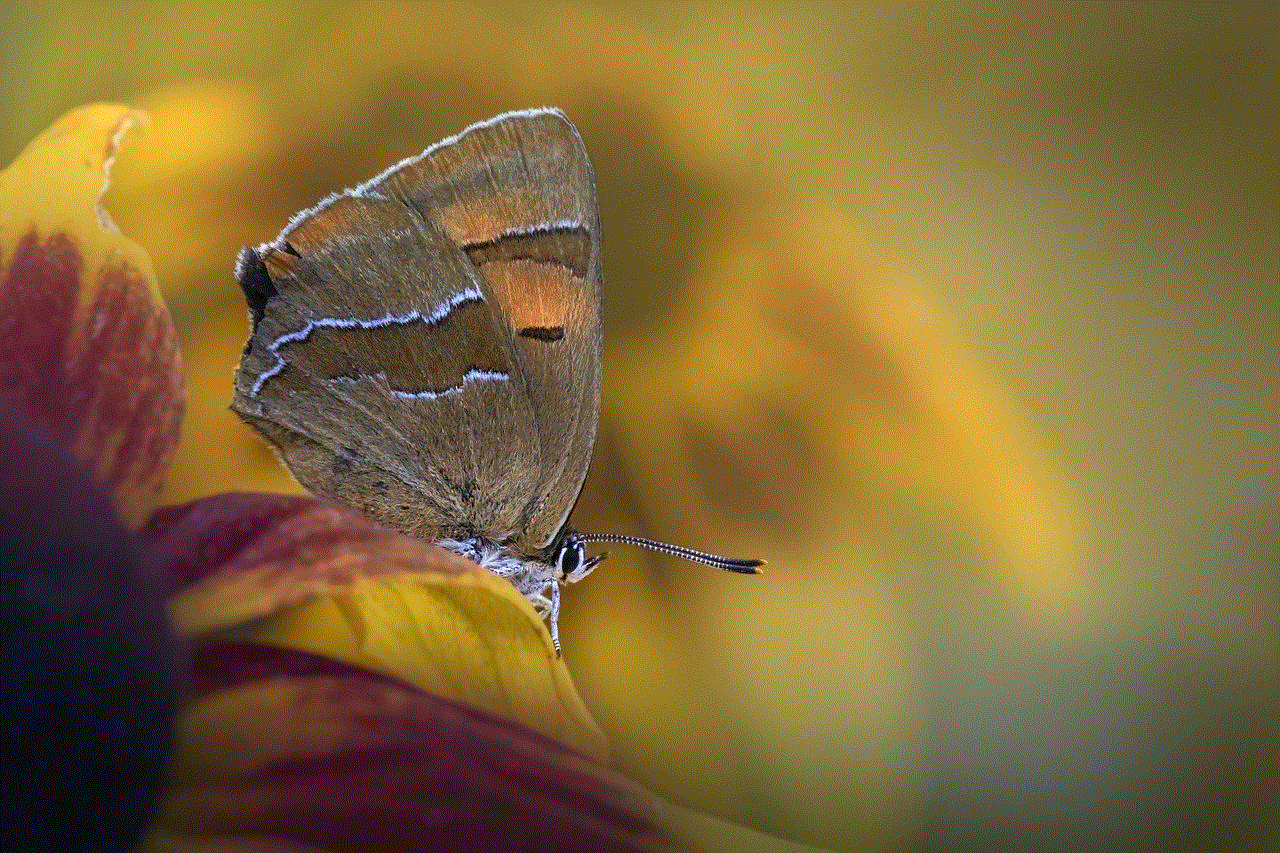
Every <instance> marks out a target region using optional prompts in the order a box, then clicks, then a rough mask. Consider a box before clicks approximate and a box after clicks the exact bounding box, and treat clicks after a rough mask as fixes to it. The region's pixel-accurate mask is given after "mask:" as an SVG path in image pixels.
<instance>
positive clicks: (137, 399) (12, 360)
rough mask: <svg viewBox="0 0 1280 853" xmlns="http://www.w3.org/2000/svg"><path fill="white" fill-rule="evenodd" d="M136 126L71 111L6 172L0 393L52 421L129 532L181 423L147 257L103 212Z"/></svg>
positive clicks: (121, 111) (129, 117)
mask: <svg viewBox="0 0 1280 853" xmlns="http://www.w3.org/2000/svg"><path fill="white" fill-rule="evenodd" d="M141 118H142V116H141V114H140V113H138V112H136V111H134V110H132V109H130V108H128V107H124V106H118V105H110V104H96V105H92V106H87V107H81V108H79V109H76V110H73V111H71V112H69V113H67V114H66V115H65V116H63V117H62V118H61V119H59V120H58V121H57V122H55V123H54V124H53V126H51V127H50V128H49V129H48V130H46V131H45V132H44V133H42V134H41V135H40V136H39V137H37V138H36V139H35V140H34V141H33V142H32V143H31V144H30V145H29V146H27V148H26V150H24V151H23V152H22V153H21V154H20V155H19V156H18V158H17V159H16V160H14V162H13V163H12V164H10V165H9V167H8V168H6V169H5V170H4V171H3V172H2V173H0V387H3V388H4V389H5V392H6V393H7V394H9V395H10V396H11V397H13V398H14V399H15V400H16V401H17V402H18V403H19V405H22V406H23V407H24V408H26V409H27V410H28V411H30V412H31V413H32V414H34V415H36V416H38V417H41V418H42V419H44V420H45V421H46V422H48V423H49V424H50V426H51V428H52V430H53V431H54V433H55V434H56V435H57V436H58V437H59V439H60V440H61V441H63V442H64V443H65V444H66V445H67V446H68V447H69V448H70V449H71V451H72V452H73V454H74V455H75V456H76V457H77V458H78V459H80V460H81V461H82V462H84V463H85V465H86V467H87V468H88V469H89V471H90V472H91V474H92V475H93V476H94V478H95V479H96V480H97V482H98V483H99V485H100V486H102V487H103V488H104V489H105V490H106V491H107V492H108V493H109V494H110V495H111V496H112V498H113V500H114V502H115V505H116V508H117V511H118V512H119V513H120V516H121V518H123V519H124V521H125V522H126V523H128V524H131V525H137V524H139V523H140V522H141V521H142V520H143V519H145V518H146V516H147V515H148V514H149V512H150V510H151V509H152V507H153V506H154V504H155V500H156V495H157V494H158V493H159V490H160V487H161V485H162V481H163V476H164V472H165V469H166V468H167V466H168V463H169V459H170V457H171V456H172V454H173V449H174V446H175V445H176V443H177V437H178V428H179V425H180V424H181V420H182V367H181V363H180V361H179V358H178V353H177V345H176V337H175V335H174V330H173V324H172V321H171V320H170V318H169V314H168V311H167V309H166V308H165V306H164V302H163V301H162V300H161V298H160V294H159V291H158V289H157V287H156V282H155V275H154V273H153V271H152V268H151V261H150V259H149V258H148V256H147V253H146V252H145V251H144V250H143V249H142V248H141V247H140V246H138V245H137V244H136V243H134V242H133V241H131V240H129V239H128V238H126V237H124V236H123V235H121V234H120V232H119V231H118V230H117V229H116V227H115V225H114V224H113V223H112V221H111V218H110V217H109V216H108V215H107V213H106V211H105V210H103V209H102V208H101V207H100V204H99V203H100V201H101V199H102V195H103V193H104V192H105V190H106V186H107V177H108V172H109V170H110V167H111V162H112V160H113V159H114V158H115V155H116V151H117V148H118V146H119V142H120V139H121V137H122V136H123V135H124V133H125V131H126V130H128V129H129V127H131V126H132V125H133V124H134V123H135V122H137V121H139V120H140V119H141Z"/></svg>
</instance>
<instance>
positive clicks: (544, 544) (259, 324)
mask: <svg viewBox="0 0 1280 853" xmlns="http://www.w3.org/2000/svg"><path fill="white" fill-rule="evenodd" d="M236 278H237V279H238V280H239V282H240V286H241V288H242V289H243V291H244V295H245V299H246V302H247V304H248V307H249V313H250V320H251V324H252V329H251V332H250V335H249V340H248V342H247V343H246V345H245V350H244V355H243V357H242V359H241V361H240V366H239V369H238V370H237V372H236V380H235V399H234V402H233V403H232V409H233V410H234V411H235V412H236V414H238V415H239V416H240V417H241V418H242V419H243V420H244V421H245V422H246V423H248V424H249V425H250V426H251V427H253V429H255V430H256V431H257V432H258V433H259V434H260V435H261V436H262V437H263V438H265V439H266V440H267V442H269V443H270V445H271V446H272V447H273V448H274V449H275V450H276V452H277V454H278V455H279V457H280V459H281V460H282V461H283V462H284V464H285V466H286V467H288V469H289V470H290V471H291V472H292V473H293V475H294V477H295V478H296V479H297V480H298V482H299V483H301V484H302V485H303V486H305V487H306V488H307V489H309V490H310V491H311V492H313V493H315V494H317V495H319V496H321V497H324V498H327V499H329V500H332V501H334V502H336V503H339V504H343V505H346V506H349V507H352V508H353V509H356V510H358V511H359V512H361V513H363V514H364V515H365V516H367V517H369V518H371V519H373V520H374V521H376V522H379V523H380V524H383V525H386V526H388V527H391V528H394V529H396V530H399V531H402V532H404V533H406V534H409V535H412V536H417V537H421V538H424V539H428V540H431V541H434V542H438V543H440V544H442V545H444V546H445V547H447V548H450V549H451V550H453V551H456V552H458V553H460V554H463V555H464V556H466V557H469V558H470V559H472V560H474V561H475V562H476V563H478V564H479V565H481V566H483V567H485V568H487V569H489V570H491V571H493V572H494V573H496V574H498V575H500V576H502V577H506V578H508V579H510V581H511V582H512V583H513V584H514V585H515V587H516V588H517V589H518V590H519V591H520V592H521V593H523V594H524V595H525V596H526V597H527V598H528V599H529V601H530V602H531V603H532V604H533V605H534V607H535V608H536V609H537V610H538V612H539V613H540V614H541V615H542V616H543V617H544V618H547V619H548V620H549V624H550V630H551V636H552V641H553V644H554V647H555V650H556V653H557V655H558V654H559V653H560V648H561V647H560V636H559V612H560V587H561V585H562V584H567V583H574V582H576V581H580V580H582V579H583V578H585V577H586V576H587V575H588V574H590V573H591V571H592V569H594V568H595V566H596V565H597V564H598V563H599V562H600V560H601V559H603V557H604V555H603V554H602V555H598V556H594V557H590V558H588V557H587V555H586V549H585V546H586V545H587V544H588V543H593V542H620V543H624V544H633V545H639V546H641V547H646V548H650V549H653V550H657V551H660V552H663V553H666V554H670V555H673V556H679V557H683V558H686V559H691V560H695V561H698V562H702V563H706V564H708V565H712V566H716V567H719V568H722V569H726V570H729V571H734V572H741V573H748V574H752V573H756V572H757V571H758V569H757V567H758V566H759V565H761V562H762V561H759V560H735V559H730V558H725V557H718V556H715V555H713V554H707V553H704V552H701V551H695V550H692V549H687V548H680V547H677V546H672V545H666V544H664V543H661V542H654V541H651V540H648V539H643V538H640V537H633V536H624V535H610V534H583V533H578V532H576V531H574V530H573V529H572V528H571V527H570V526H569V525H568V518H569V514H570V512H571V511H572V509H573V507H574V504H575V503H576V502H577V499H578V494H579V492H580V491H581V489H582V483H583V480H584V479H585V478H586V475H587V468H588V465H589V463H590V459H591V452H592V448H593V446H594V444H595V438H596V427H597V423H598V420H599V403H600V349H601V322H600V287H601V280H602V270H601V263H600V215H599V211H598V209H597V202H596V189H595V178H594V175H593V172H592V168H591V163H590V161H589V160H588V158H587V153H586V148H585V146H584V145H583V142H582V138H581V137H580V136H579V134H578V132H577V130H576V129H575V128H574V126H573V125H572V124H571V123H570V122H569V120H568V118H567V117H566V116H565V115H564V113H562V112H561V111H560V110H558V109H551V108H541V109H529V110H520V111H516V112H509V113H504V114H502V115H499V116H496V117H495V118H492V119H489V120H487V121H482V122H478V123H476V124H473V125H471V126H470V127H468V128H466V129H465V130H463V131H462V132H461V133H459V134H457V135H456V136H451V137H448V138H446V139H444V140H441V141H440V142H437V143H436V144H434V145H432V146H430V147H429V148H427V149H426V150H425V151H423V152H422V153H421V154H418V155H416V156H413V157H409V158H407V159H405V160H403V161H401V162H400V163H397V164H396V165H394V166H392V167H391V168H389V169H387V170H386V171H384V172H383V173H382V174H380V175H378V176H377V177H375V178H373V179H371V180H369V181H367V182H365V183H363V184H361V185H359V186H357V187H355V188H354V189H349V190H345V191H343V192H341V193H336V194H334V195H331V196H329V197H328V198H326V199H324V200H323V201H321V202H320V203H319V204H317V205H315V206H314V207H312V208H309V209H307V210H304V211H302V212H300V213H298V214H297V215H295V216H294V217H293V218H292V219H291V220H290V221H289V223H288V225H286V226H285V228H284V230H283V231H281V232H280V234H279V235H278V236H277V237H276V238H275V239H274V240H273V241H271V242H269V243H264V244H262V245H260V246H258V247H256V248H246V249H244V250H242V251H241V253H240V256H239V259H238V262H237V264H236Z"/></svg>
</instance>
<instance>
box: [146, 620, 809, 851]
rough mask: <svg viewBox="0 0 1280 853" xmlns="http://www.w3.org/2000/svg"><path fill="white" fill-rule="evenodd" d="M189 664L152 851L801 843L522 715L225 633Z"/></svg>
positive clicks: (772, 846) (770, 846) (774, 846)
mask: <svg viewBox="0 0 1280 853" xmlns="http://www.w3.org/2000/svg"><path fill="white" fill-rule="evenodd" d="M228 660H234V661H235V663H234V665H231V666H228V665H227V661H228ZM194 671H195V681H196V685H197V690H198V694H197V696H196V697H195V698H194V699H193V700H192V701H191V702H190V703H189V704H188V706H187V708H186V710H185V712H184V713H183V715H182V718H181V720H180V721H179V725H178V728H177V743H178V746H177V748H176V750H175V756H174V761H173V764H172V786H171V789H170V793H169V796H168V798H167V800H166V802H165V803H164V805H163V806H162V809H161V811H160V814H159V817H158V819H157V821H156V823H155V826H154V829H153V835H152V837H151V839H150V841H149V843H148V844H147V845H146V846H145V847H144V849H151V850H162V849H163V850H170V849H175V848H176V849H191V850H209V849H231V848H232V846H233V844H232V842H233V841H234V842H236V844H235V847H236V849H245V850H281V849H286V850H287V849H294V848H292V847H289V846H283V845H290V844H297V845H303V846H305V847H306V848H318V849H324V850H335V851H337V850H340V851H372V850H377V851H385V853H396V851H429V850H450V851H452V850H459V849H468V850H486V851H502V850H592V851H597V850H709V849H722V850H730V849H733V850H752V849H756V850H788V849H790V850H794V849H799V848H797V847H795V846H794V845H789V844H786V843H784V842H776V841H774V840H773V839H768V838H766V837H764V836H759V835H757V834H756V833H752V832H749V831H746V830H741V829H738V828H736V827H728V826H725V825H724V824H721V823H720V822H718V821H714V820H711V819H709V818H696V817H693V816H690V815H688V814H686V813H684V812H683V810H680V809H671V808H670V807H669V806H667V805H666V804H665V803H663V802H662V801H660V800H659V799H658V798H656V797H655V796H653V795H652V794H650V793H649V792H648V791H645V790H644V789H643V788H640V787H639V786H638V785H636V784H635V783H634V782H631V781H630V780H627V779H625V778H623V777H621V776H619V775H618V774H616V773H613V772H612V771H610V770H608V769H607V768H605V767H603V766H601V765H600V764H598V763H596V762H594V761H592V760H590V759H588V758H585V757H583V756H582V755H579V754H577V753H575V752H573V751H572V750H569V749H566V748H565V747H564V746H563V745H562V744H559V743H557V742H555V741H553V740H551V739H548V738H546V737H543V736H542V735H540V734H538V733H536V732H533V731H531V730H529V729H528V728H526V727H524V726H522V725H519V724H517V723H514V722H512V721H511V720H508V719H503V718H502V717H498V716H494V715H492V714H489V713H485V712H483V711H479V710H476V709H475V708H471V707H467V706H464V705H459V704H456V703H454V702H451V701H448V700H446V699H442V698H440V697H438V696H433V695H430V694H426V693H423V692H421V691H418V690H415V689H413V688H412V687H409V686H406V685H404V684H400V683H397V682H395V681H392V680H390V679H385V678H379V677H377V676H374V675H371V674H370V673H367V672H364V671H361V670H358V669H355V668H352V667H348V666H345V665H343V664H340V663H337V662H335V661H332V660H327V659H324V658H320V657H316V656H313V655H309V654H306V653H303V652H296V651H291V650H286V649H279V648H271V647H267V646H258V645H253V644H239V645H237V644H214V645H210V646H206V647H205V648H203V650H201V651H200V652H198V653H197V654H196V656H195V663H194ZM282 842H283V845H282Z"/></svg>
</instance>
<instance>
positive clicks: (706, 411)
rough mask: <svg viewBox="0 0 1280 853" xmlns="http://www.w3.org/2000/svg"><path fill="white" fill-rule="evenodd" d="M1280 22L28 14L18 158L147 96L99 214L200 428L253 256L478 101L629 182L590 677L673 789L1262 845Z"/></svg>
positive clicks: (1183, 16)
mask: <svg viewBox="0 0 1280 853" xmlns="http://www.w3.org/2000/svg"><path fill="white" fill-rule="evenodd" d="M1277 8H1280V7H1277V6H1276V5H1275V4H1261V5H1249V6H1221V5H1215V6H1199V5H1191V6H1183V5H1161V6H1148V5H1127V4H1126V5H1119V6H1113V5H1047V6H1041V5H1031V6H1029V5H1023V4H1015V5H981V6H968V5H966V6H950V5H948V6H914V5H908V6H899V5H870V6H849V7H846V6H839V5H830V6H822V5H815V6H787V5H769V6H755V5H751V6H746V5H732V4H725V5H695V6H668V5H663V4H649V5H643V6H639V7H633V6H625V5H613V4H609V5H582V4H572V3H555V4H539V5H521V6H518V7H507V6H503V5H500V4H478V5H477V4H465V3H457V4H455V3H450V4H340V3H320V4H289V3H263V4H257V5H255V4H243V3H236V2H223V3H218V4H208V5H200V6H171V5H170V4H160V3H156V4H148V3H134V4H73V5H59V4H50V5H34V4H33V5H6V6H4V8H3V10H2V11H3V20H0V63H2V65H0V160H3V162H4V163H7V162H8V161H9V160H11V159H12V158H13V157H14V156H15V155H16V154H17V152H19V151H20V150H21V149H22V147H23V146H24V145H25V144H26V142H27V141H28V140H29V139H31V138H32V137H34V136H35V135H36V134H37V133H39V132H40V131H41V130H42V129H43V128H44V127H45V126H47V125H48V124H49V123H50V122H52V121H53V120H54V119H55V118H57V116H59V115H60V114H61V113H62V112H64V111H65V110H67V109H69V108H71V107H73V106H76V105H78V104H81V103H84V102H88V101H94V100H115V101H124V102H128V103H131V104H134V105H137V106H140V107H142V108H144V109H146V110H147V111H148V112H149V114H150V116H151V121H150V124H149V125H148V126H147V127H145V128H144V129H143V130H142V131H141V132H138V131H135V132H134V133H133V134H132V135H131V136H130V138H129V139H128V140H126V142H125V145H124V150H123V153H122V155H121V157H120V159H119V161H118V162H117V164H116V166H115V169H114V173H113V175H114V177H113V186H112V189H111V191H110V192H109V194H108V196H107V200H106V204H107V207H108V208H109V210H110V212H111V214H112V216H113V217H114V218H115V220H116V222H117V223H118V224H119V225H120V227H121V229H122V230H123V231H124V232H125V233H126V234H127V235H129V236H131V237H133V238H134V239H136V240H138V241H139V242H140V243H142V244H143V245H144V246H145V247H146V248H147V249H148V250H149V251H150V252H151V255H152V258H153V260H154V262H155V265H156V270H157V274H158V277H159V280H160V283H161V286H162V288H163V289H164V290H165V293H166V296H167V297H168V299H169V301H170V306H171V308H172V310H173V312H174V315H175V318H176V321H177V323H178V328H179V332H180V334H181V337H182V343H183V353H184V358H185V360H186V365H187V372H188V395H189V402H188V416H187V421H186V426H185V429H184V437H183V443H182V446H181V447H180V449H179V457H178V459H177V461H176V464H175V467H174V470H173V472H172V475H171V478H170V485H169V487H168V496H167V497H168V500H170V501H173V502H176V501H182V500H187V499H190V498H194V497H198V496H201V495H206V494H212V493H215V492H220V491H228V490H270V491H292V490H295V489H296V488H297V487H296V486H295V485H293V484H292V482H291V480H290V479H289V478H288V476H287V475H286V474H285V473H284V472H283V471H282V469H280V467H279V466H278V465H277V464H276V462H275V460H274V459H273V457H272V456H271V454H270V453H269V452H268V451H267V449H266V448H265V447H264V446H263V445H262V444H261V443H260V442H259V441H258V440H257V439H256V438H255V437H254V436H253V435H252V434H251V433H250V431H249V430H248V429H247V428H245V427H243V426H242V425H240V424H239V423H238V422H237V421H236V419H235V418H234V417H233V416H232V415H231V413H230V412H229V410H228V409H227V406H228V404H229V402H230V398H231V379H232V373H233V370H234V367H235V364H236V361H237V359H238V357H239V354H240V349H241V346H242V344H243V341H244V337H245V334H246V332H247V321H246V319H245V309H244V305H243V301H242V299H241V297H240V294H239V291H238V288H237V287H236V284H235V282H234V280H233V279H232V277H231V268H232V264H233V260H234V257H235V253H236V251H237V250H238V249H239V248H240V247H241V246H243V245H252V244H257V243H259V242H262V241H265V240H268V239H270V238H272V237H274V235H275V234H276V233H277V232H278V231H279V229H280V228H281V227H282V226H283V225H284V223H285V222H286V221H287V219H288V217H289V216H290V215H291V214H292V213H293V212H295V211H296V210H298V209H300V208H303V207H306V206H309V205H311V204H312V203H314V202H315V201H317V200H318V199H319V198H321V197H322V196H324V195H325V194H327V193H329V192H332V191H334V190H338V189H341V188H343V187H347V186H353V185H355V184H356V183H359V182H361V181H363V180H364V179H366V178H368V177H371V176H372V175H374V174H376V173H377V172H379V171H380V170H381V169H383V168H384V167H385V166H387V165H389V164H391V163H394V162H396V161H398V160H399V159H401V158H403V157H405V156H407V155H409V154H412V153H416V152H417V151H419V150H421V149H422V148H424V147H425V146H426V145H428V144H429V143H431V142H433V141H435V140H437V139H439V138H441V137H443V136H445V135H447V134H450V133H454V132H456V131H458V130H460V129H461V128H462V127H464V126H465V125H467V124H469V123H471V122H473V121H476V120H478V119H483V118H486V117H488V116H490V115H493V114H495V113H498V112H501V111H503V110H507V109H513V108H519V107H525V106H536V105H543V104H550V105H556V106H560V107H562V108H564V109H565V110H566V111H567V112H568V114H569V115H570V117H571V118H572V119H573V120H574V122H575V123H576V124H577V126H578V128H579V130H580V131H581V133H582V135H583V137H584V139H585V142H586V145H587V149H588V151H589V153H590V155H591V157H592V160H593V162H594V164H595V168H596V179H597V185H598V189H599V193H600V204H601V211H602V217H603V228H604V241H605V242H604V257H605V271H606V280H605V306H604V319H605V329H606V335H605V387H604V393H603V401H602V406H603V410H602V429H601V436H600V440H599V442H598V446H597V448H596V456H595V461H594V466H593V470H592V474H591V476H590V478H589V480H588V483H587V487H586V489H585V491H584V495H583V498H582V501H581V503H580V504H579V507H578V511H577V514H576V516H575V519H576V523H577V526H578V527H579V528H581V529H584V530H605V531H610V532H619V533H638V534H643V535H648V536H653V537H657V538H661V539H665V540H668V541H673V542H677V543H680V544H684V545H689V546H693V547H697V548H705V549H709V550H715V551H720V552H724V553H729V554H733V555H741V556H762V557H766V558H767V559H768V560H769V563H770V565H769V567H768V569H767V574H765V575H763V576H762V577H759V578H742V577H734V576H728V575H721V574H718V573H715V572H712V571H710V570H707V569H704V568H703V567H700V566H695V565H692V564H684V563H680V562H673V561H670V560H666V559H663V558H660V557H656V556H652V555H648V554H645V553H630V552H627V551H626V549H623V548H621V547H615V548H614V549H613V554H612V556H611V557H610V559H609V560H608V561H607V562H606V563H605V564H604V565H603V566H602V568H601V570H599V571H597V572H596V573H595V574H594V575H593V576H592V577H591V579H590V580H588V581H587V582H585V583H583V584H581V585H579V586H576V587H573V588H572V589H571V590H569V592H568V594H567V602H566V612H565V615H564V617H563V620H562V624H563V635H564V641H565V647H566V660H567V662H568V665H569V667H570V670H571V671H572V672H573V674H574V677H575V679H576V681H577V684H578V687H579V689H580V690H581V691H582V693H583V695H584V697H585V698H586V700H587V703H588V705H589V707H590V708H591V709H592V711H593V713H594V714H595V715H596V717H597V719H598V720H599V721H600V722H601V724H602V725H603V727H604V728H605V730H606V731H607V732H608V734H609V737H610V739H611V742H612V745H613V752H614V756H615V763H616V764H617V766H618V767H619V768H621V769H623V770H624V771H626V772H628V773H630V774H631V775H633V776H635V777H636V778H637V779H639V780H640V781H642V782H644V783H645V784H646V785H648V786H649V787H651V788H652V789H653V790H655V791H656V792H658V793H659V794H661V795H663V796H664V797H666V798H668V799H670V800H673V801H675V802H678V803H681V804H684V805H687V806H691V807H693V808H696V809H699V810H702V811H705V812H708V813H711V814H714V815H717V816H721V817H724V818H727V819H729V820H732V821H736V822H739V823H742V824H745V825H748V826H751V827H755V828H757V829H760V830H763V831H765V832H769V833H772V834H775V835H779V836H784V837H787V838H792V839H795V840H798V841H804V842H808V843H811V844H817V845H823V846H829V847H832V848H836V849H842V850H845V849H847V850H852V849H858V850H876V849H882V850H917V849H918V850H933V849H937V850H957V849H975V850H981V849H1027V850H1053V849H1063V850H1072V849H1079V850H1084V849H1144V848H1147V847H1150V846H1155V847H1166V848H1171V849H1172V848H1182V849H1259V850H1260V849H1264V848H1265V847H1266V846H1267V845H1268V843H1269V841H1270V840H1271V839H1273V838H1274V837H1275V835H1274V834H1275V832H1276V823H1275V816H1274V812H1273V811H1272V810H1273V809H1275V807H1276V802H1277V789H1276V784H1277V783H1276V779H1277V752H1276V747H1275V734H1274V733H1275V729H1276V724H1277V722H1280V720H1278V719H1277V706H1278V702H1280V688H1278V680H1277V656H1278V647H1280V603H1278V602H1280V582H1278V573H1277V566H1278V565H1280V536H1278V535H1277V530H1278V529H1280V525H1278V524H1277V521H1278V519H1277V495H1278V493H1280V489H1278V486H1280V482H1278V481H1280V476H1278V471H1280V443H1278V441H1277V435H1276V433H1277V429H1276V425H1277V415H1278V414H1280V412H1278V410H1280V405H1278V399H1277V398H1278V393H1277V390H1278V388H1280V382H1278V381H1277V380H1278V379H1280V377H1278V375H1277V374H1278V373H1280V334H1278V331H1280V330H1278V326H1280V262H1278V260H1277V259H1278V258H1280V236H1278V234H1280V189H1278V188H1280V174H1278V172H1280V169H1278V168H1277V152H1278V151H1280V144H1278V143H1280V131H1278V130H1277V128H1278V127H1280V120H1278V119H1280V114H1278V112H1277V103H1278V100H1280V99H1278V97H1277V96H1278V94H1280V93H1278V92H1277V67H1278V66H1280V63H1277V59H1278V58H1280V57H1278V56H1277V52H1278V51H1277V45H1280V16H1278V13H1277Z"/></svg>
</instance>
